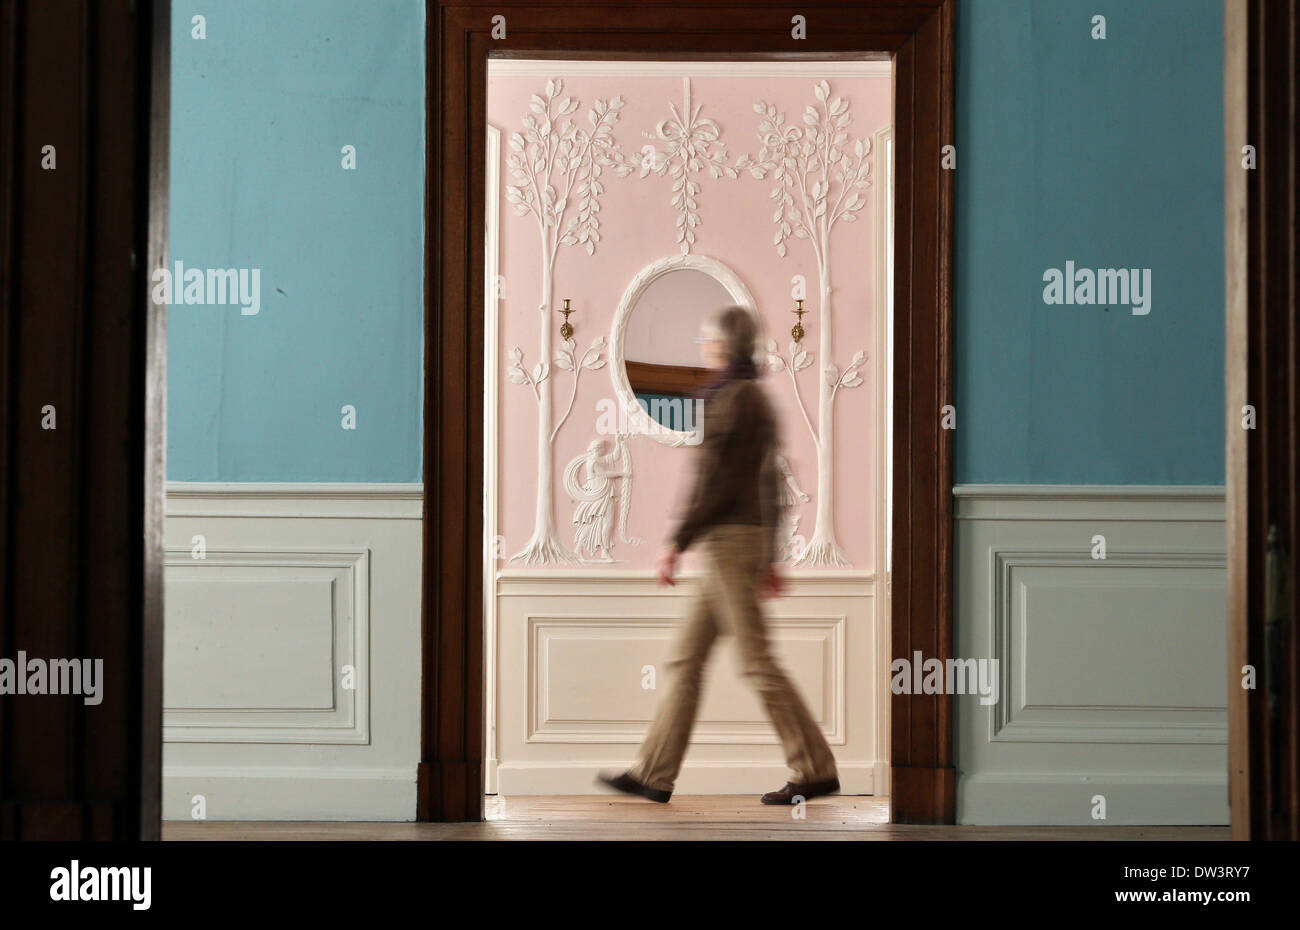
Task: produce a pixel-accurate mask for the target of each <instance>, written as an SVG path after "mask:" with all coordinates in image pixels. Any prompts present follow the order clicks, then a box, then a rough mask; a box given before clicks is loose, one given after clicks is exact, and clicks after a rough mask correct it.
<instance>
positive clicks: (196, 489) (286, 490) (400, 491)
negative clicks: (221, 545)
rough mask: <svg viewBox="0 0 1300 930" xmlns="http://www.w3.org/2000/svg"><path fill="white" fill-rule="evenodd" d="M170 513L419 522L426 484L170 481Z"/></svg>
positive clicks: (181, 515) (196, 515)
mask: <svg viewBox="0 0 1300 930" xmlns="http://www.w3.org/2000/svg"><path fill="white" fill-rule="evenodd" d="M166 494H167V498H166V516H168V517H244V518H270V519H287V518H307V519H330V518H333V519H344V520H357V519H364V520H420V519H423V516H424V485H423V484H420V483H418V482H416V483H400V484H398V483H394V484H373V483H361V482H357V483H352V482H319V483H317V482H305V481H304V482H232V481H211V482H209V481H169V482H167V490H166Z"/></svg>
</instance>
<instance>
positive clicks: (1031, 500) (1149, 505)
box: [952, 484, 1225, 522]
mask: <svg viewBox="0 0 1300 930" xmlns="http://www.w3.org/2000/svg"><path fill="white" fill-rule="evenodd" d="M952 493H953V497H954V498H956V501H955V503H956V507H955V516H956V519H958V520H1013V521H1014V520H1020V521H1024V520H1047V521H1053V522H1055V521H1061V520H1088V521H1097V520H1121V521H1124V522H1133V521H1140V522H1207V521H1208V522H1221V521H1223V519H1224V515H1225V498H1224V493H1223V488H1222V487H1217V486H1214V485H1169V486H1159V485H1080V484H1075V485H1054V484H1026V485H1013V484H965V485H961V484H959V485H957V486H955V487H954V488H953V489H952Z"/></svg>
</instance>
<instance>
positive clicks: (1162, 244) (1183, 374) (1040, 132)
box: [955, 0, 1224, 484]
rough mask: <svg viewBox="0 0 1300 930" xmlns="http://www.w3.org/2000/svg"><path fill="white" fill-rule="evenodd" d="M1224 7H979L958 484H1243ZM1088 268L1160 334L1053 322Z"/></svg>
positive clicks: (1093, 322)
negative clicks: (1137, 297) (1054, 289)
mask: <svg viewBox="0 0 1300 930" xmlns="http://www.w3.org/2000/svg"><path fill="white" fill-rule="evenodd" d="M1222 8H1223V4H1222V2H1221V0H1142V2H1141V3H1131V2H1128V3H1102V4H1099V3H1096V2H1095V0H1052V2H1050V3H1044V2H1039V0H977V2H964V3H962V4H961V6H960V9H959V11H958V28H957V56H958V85H957V86H958V102H957V149H958V165H957V177H956V186H957V264H956V292H955V296H956V310H957V346H956V365H957V411H958V422H957V426H958V428H957V433H956V454H957V461H956V480H957V481H958V482H959V483H966V482H980V483H984V482H988V483H1001V482H1006V483H1043V484H1064V483H1085V484H1222V483H1223V474H1224V472H1223V422H1224V411H1223V403H1224V400H1223V392H1224V380H1223V327H1224V315H1223V288H1224V279H1223V263H1224V253H1223V9H1222ZM1097 13H1101V14H1103V15H1105V16H1106V32H1107V38H1106V39H1105V40H1104V41H1098V40H1094V39H1092V38H1091V37H1090V32H1091V20H1092V17H1093V15H1094V14H1097ZM1071 259H1072V260H1074V261H1075V262H1076V264H1077V265H1078V266H1079V267H1087V268H1094V269H1095V268H1110V267H1129V268H1134V267H1136V268H1150V269H1151V274H1152V292H1153V297H1152V303H1151V312H1150V314H1149V315H1148V316H1133V315H1132V314H1131V312H1130V311H1129V310H1128V309H1127V308H1124V307H1120V308H1116V307H1111V308H1110V310H1109V311H1105V310H1103V309H1102V308H1101V307H1100V306H1094V307H1080V306H1046V305H1045V304H1044V303H1043V287H1044V285H1043V281H1042V275H1043V272H1044V270H1045V269H1047V268H1053V267H1054V268H1064V267H1065V262H1066V261H1067V260H1071Z"/></svg>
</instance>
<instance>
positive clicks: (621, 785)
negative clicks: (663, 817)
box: [596, 772, 673, 804]
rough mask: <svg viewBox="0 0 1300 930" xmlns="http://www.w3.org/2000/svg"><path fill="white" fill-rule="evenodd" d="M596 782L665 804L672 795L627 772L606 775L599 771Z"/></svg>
mask: <svg viewBox="0 0 1300 930" xmlns="http://www.w3.org/2000/svg"><path fill="white" fill-rule="evenodd" d="M596 783H597V784H602V785H608V786H609V787H611V788H613V789H614V790H615V791H621V792H623V793H624V794H635V795H637V796H638V797H642V798H645V799H646V800H647V801H654V802H655V803H656V804H667V803H668V799H669V798H671V797H672V796H673V793H672V792H671V791H665V790H663V789H662V788H651V787H650V786H649V785H643V784H641V783H640V782H639V781H637V780H636V779H635V778H633V777H632V776H631V775H629V774H628V773H627V772H624V773H623V774H622V775H607V774H605V773H604V772H601V773H600V774H599V775H597V776H596Z"/></svg>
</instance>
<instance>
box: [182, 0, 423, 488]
mask: <svg viewBox="0 0 1300 930" xmlns="http://www.w3.org/2000/svg"><path fill="white" fill-rule="evenodd" d="M196 14H202V15H203V16H205V17H206V18H207V38H206V39H203V40H196V39H193V38H191V29H192V28H193V27H192V24H191V17H193V16H194V15H196ZM172 21H173V33H172V131H171V257H172V259H173V261H175V260H178V259H179V260H180V261H182V262H184V263H185V266H186V267H218V268H227V267H246V268H260V269H261V311H260V312H259V313H258V314H257V315H255V316H244V315H241V313H240V310H239V308H238V307H236V306H175V305H174V306H172V308H171V310H170V312H169V319H168V411H167V412H168V418H167V457H168V461H167V474H168V477H169V478H170V479H172V480H187V481H418V480H420V450H421V429H422V427H421V417H422V396H421V394H422V390H423V388H422V369H423V344H422V339H423V337H422V332H423V302H424V301H423V287H424V285H423V277H424V256H423V237H424V2H423V0H366V2H358V0H276V2H274V3H268V2H265V0H244V2H237V0H203V2H201V3H200V2H195V0H176V2H174V4H173V9H172ZM344 145H354V146H356V148H357V170H355V171H345V170H343V169H342V167H341V160H342V157H343V156H342V154H341V152H340V149H341V148H342V147H343V146H344ZM345 404H351V405H353V406H354V407H355V408H356V411H357V415H356V423H357V429H356V430H355V431H351V430H344V429H342V427H341V421H342V417H343V415H342V414H341V413H340V409H341V408H342V407H343V406H344V405H345Z"/></svg>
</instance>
